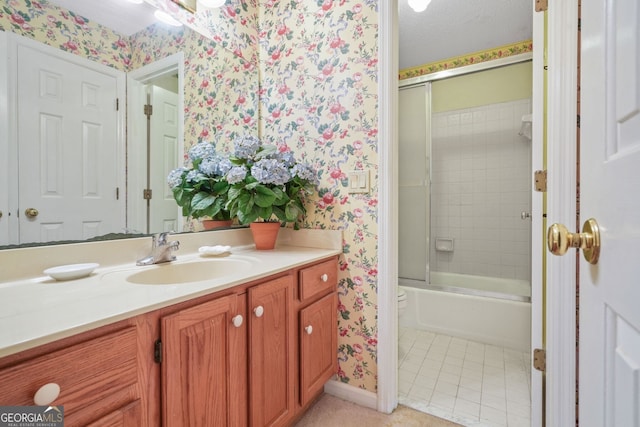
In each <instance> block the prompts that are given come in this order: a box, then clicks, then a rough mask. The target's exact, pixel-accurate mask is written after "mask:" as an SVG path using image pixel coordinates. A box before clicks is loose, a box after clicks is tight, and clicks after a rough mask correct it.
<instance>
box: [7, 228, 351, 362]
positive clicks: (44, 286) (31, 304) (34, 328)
mask: <svg viewBox="0 0 640 427" xmlns="http://www.w3.org/2000/svg"><path fill="white" fill-rule="evenodd" d="M281 231H284V233H282V232H281V234H282V239H280V238H279V240H278V244H277V246H276V248H275V249H274V250H270V251H258V250H255V249H254V248H253V246H252V245H247V244H246V243H247V242H246V235H245V233H246V231H245V230H236V231H230V232H228V233H227V237H229V238H222V237H221V236H222V234H219V235H216V236H220V237H218V239H217V240H218V241H217V242H216V244H230V245H231V246H232V247H231V251H230V254H227V255H226V256H223V257H205V256H201V255H200V254H199V253H198V252H197V249H196V247H197V246H198V245H200V246H205V245H210V244H211V243H208V242H205V241H203V240H202V239H203V237H204V235H199V234H200V233H194V234H193V235H177V236H175V240H180V241H181V247H182V246H183V245H182V241H183V240H186V241H188V242H186V245H185V246H187V250H189V252H186V251H183V250H182V249H181V250H178V251H177V252H176V255H177V260H176V261H173V262H171V263H166V264H157V265H151V266H136V265H135V259H134V260H133V261H127V262H123V263H121V264H118V263H113V264H109V265H104V266H103V264H104V263H101V262H100V259H99V258H100V256H99V253H100V250H101V248H100V243H95V244H92V245H97V252H96V255H95V256H94V260H95V262H98V263H100V264H101V266H100V267H98V268H97V269H96V270H95V271H94V272H93V273H92V274H91V275H90V276H88V277H85V278H81V279H76V280H69V281H56V280H53V279H52V278H50V277H48V276H46V275H44V274H43V273H40V274H39V275H37V276H35V277H26V278H21V279H17V280H11V281H6V282H0V357H2V356H6V355H9V354H13V353H16V352H19V351H22V350H26V349H28V348H32V347H36V346H38V345H42V344H45V343H48V342H52V341H55V340H58V339H60V338H64V337H68V336H71V335H74V334H77V333H80V332H84V331H88V330H91V329H94V328H97V327H99V326H103V325H106V324H109V323H113V322H116V321H119V320H122V319H126V318H129V317H133V316H136V315H139V314H142V313H146V312H150V311H152V310H156V309H158V308H162V307H166V306H169V305H173V304H176V303H179V302H182V301H186V300H189V299H193V298H196V297H199V296H202V295H206V294H210V293H213V292H217V291H220V290H223V289H227V288H230V287H233V286H236V285H240V284H243V283H246V282H249V281H252V280H255V279H260V278H263V277H267V276H270V275H272V274H276V273H278V272H281V271H286V270H289V269H291V268H294V267H298V266H301V265H304V264H308V263H312V262H314V261H318V260H321V259H323V258H327V257H330V256H332V255H337V254H340V253H341V249H340V246H341V232H339V231H322V230H308V231H306V232H305V230H301V232H297V231H292V230H291V231H288V230H286V229H283V230H281ZM233 233H235V234H233ZM238 233H239V234H238ZM238 235H241V236H242V238H240V239H237V236H238ZM210 236H212V235H210ZM291 236H293V238H292V237H291ZM172 237H173V236H172ZM131 240H139V239H131ZM149 240H150V239H149ZM203 242H204V243H203ZM105 243H107V245H106V246H102V248H103V249H104V248H108V247H109V245H108V242H104V243H102V245H105ZM233 243H244V244H239V245H238V244H237V245H234V244H233ZM131 244H133V245H135V244H136V243H135V242H132V243H131ZM81 245H82V244H81ZM118 245H119V246H118V248H119V249H121V248H122V245H125V247H126V245H127V243H125V242H120V243H118ZM137 245H139V243H138V244H137ZM313 246H317V247H313ZM51 248H54V249H51ZM55 248H57V249H55ZM49 249H50V250H57V251H61V250H64V247H62V246H58V247H49ZM93 249H96V248H93ZM111 249H113V247H111ZM194 249H195V250H194ZM39 250H40V251H42V249H41V248H40V249H39ZM86 251H87V247H84V252H86ZM3 255H4V254H0V260H2V261H4V260H3ZM22 255H26V256H28V255H33V252H32V253H29V251H27V252H25V253H23V254H22ZM10 256H11V255H8V256H7V257H6V258H5V259H7V260H8V259H9V258H10ZM13 256H15V254H13ZM233 260H235V261H240V262H241V263H242V264H240V266H239V267H241V268H237V269H236V268H234V269H233V271H232V272H230V273H229V274H226V275H224V276H222V277H220V278H213V279H207V280H202V281H195V282H187V283H181V284H136V283H130V282H128V281H127V278H128V277H129V276H130V275H132V274H134V273H138V272H142V271H147V270H153V269H162V268H171V266H172V265H178V264H189V263H203V262H205V263H207V266H208V265H210V266H211V269H212V271H215V269H216V266H219V263H220V262H223V263H224V262H226V261H233ZM80 262H85V260H82V261H80ZM116 262H117V259H116ZM68 263H73V261H70V262H68ZM45 266H46V265H45ZM42 267H43V265H40V266H38V267H37V268H39V269H40V270H38V271H40V272H41V271H42ZM207 268H208V267H207Z"/></svg>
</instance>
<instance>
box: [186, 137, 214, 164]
mask: <svg viewBox="0 0 640 427" xmlns="http://www.w3.org/2000/svg"><path fill="white" fill-rule="evenodd" d="M215 155H216V146H215V145H214V144H211V143H209V142H207V141H202V142H199V143H197V144H196V145H194V146H193V147H191V148H190V149H189V159H191V161H192V162H193V161H195V160H199V159H205V158H207V157H214V156H215Z"/></svg>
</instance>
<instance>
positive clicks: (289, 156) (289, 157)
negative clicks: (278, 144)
mask: <svg viewBox="0 0 640 427" xmlns="http://www.w3.org/2000/svg"><path fill="white" fill-rule="evenodd" d="M276 159H278V161H280V162H282V163H284V165H285V166H286V167H288V168H290V167H292V166H293V165H295V164H296V159H295V158H294V157H293V153H292V152H291V151H285V152H284V153H280V152H278V154H276Z"/></svg>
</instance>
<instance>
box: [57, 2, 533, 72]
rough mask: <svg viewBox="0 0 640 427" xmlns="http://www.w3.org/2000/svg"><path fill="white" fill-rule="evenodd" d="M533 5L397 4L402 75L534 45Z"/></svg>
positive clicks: (94, 16)
mask: <svg viewBox="0 0 640 427" xmlns="http://www.w3.org/2000/svg"><path fill="white" fill-rule="evenodd" d="M49 1H50V2H51V3H55V4H57V5H59V6H61V7H64V8H65V9H68V10H72V11H74V12H75V13H78V14H79V15H81V16H84V17H86V18H89V19H91V20H94V21H96V22H98V23H100V24H102V25H105V26H107V27H109V28H112V29H114V30H116V31H118V32H119V33H122V34H124V35H131V34H133V33H135V32H137V31H139V30H141V29H143V28H146V27H147V26H149V25H151V24H153V23H154V22H155V18H154V17H153V7H152V6H150V5H148V4H147V3H142V4H133V3H131V2H129V1H128V0H49ZM304 1H310V0H304ZM383 1H387V0H383ZM532 3H533V1H532V0H432V2H431V4H430V5H429V7H428V8H427V10H425V11H424V12H420V13H416V12H414V11H413V10H412V9H411V8H410V7H409V6H408V5H407V0H398V15H399V35H400V40H399V43H400V52H399V58H400V64H399V67H400V69H401V70H402V69H405V68H411V67H415V66H418V65H423V64H427V63H430V62H435V61H440V60H443V59H447V58H451V57H454V56H459V55H464V54H467V53H471V52H477V51H480V50H486V49H491V48H494V47H498V46H503V45H506V44H510V43H515V42H519V41H523V40H530V39H531V38H532V20H533V16H532V8H533V5H532Z"/></svg>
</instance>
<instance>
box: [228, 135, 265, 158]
mask: <svg viewBox="0 0 640 427" xmlns="http://www.w3.org/2000/svg"><path fill="white" fill-rule="evenodd" d="M233 143H234V146H235V150H234V154H235V156H236V157H237V158H239V159H251V158H253V156H255V155H256V153H257V152H258V150H259V149H260V145H261V143H260V140H259V139H258V138H257V137H255V136H239V137H237V138H236V139H235V140H234V141H233Z"/></svg>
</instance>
